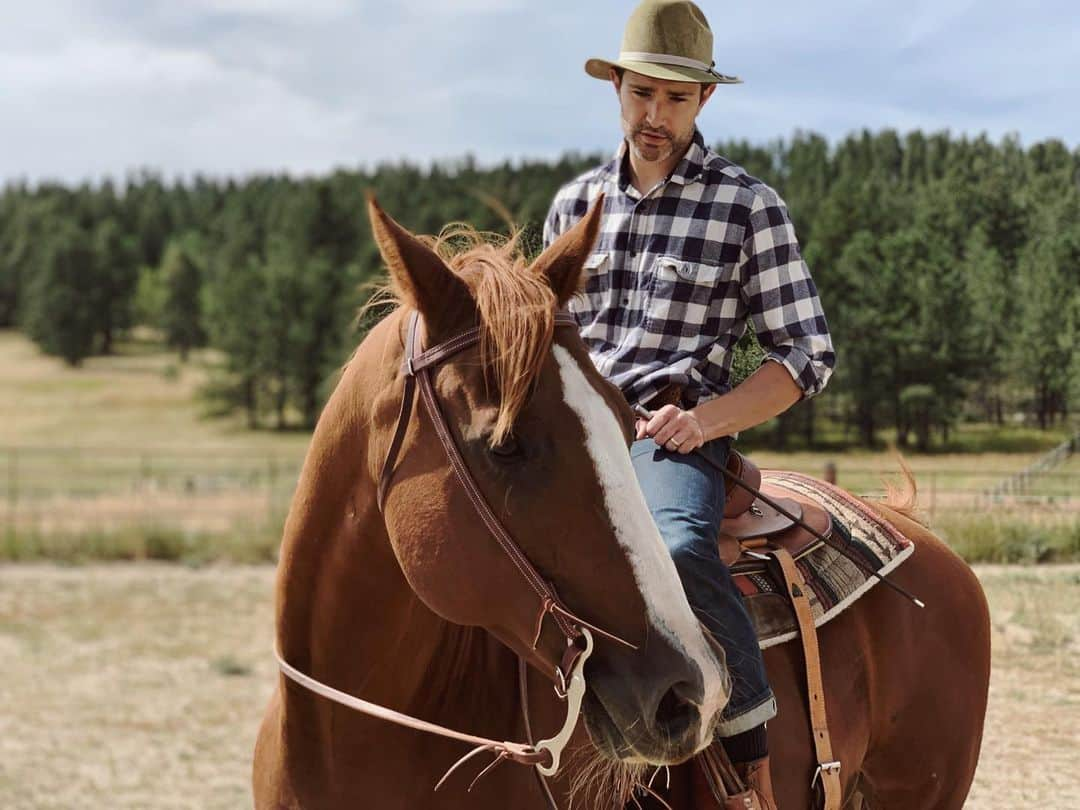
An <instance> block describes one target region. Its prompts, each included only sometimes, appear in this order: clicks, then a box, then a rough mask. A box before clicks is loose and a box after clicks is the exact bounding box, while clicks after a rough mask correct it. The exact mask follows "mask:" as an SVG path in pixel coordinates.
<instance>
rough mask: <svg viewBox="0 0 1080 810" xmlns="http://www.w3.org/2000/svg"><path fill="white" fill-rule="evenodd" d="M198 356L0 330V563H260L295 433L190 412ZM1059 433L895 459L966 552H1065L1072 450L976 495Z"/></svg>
mask: <svg viewBox="0 0 1080 810" xmlns="http://www.w3.org/2000/svg"><path fill="white" fill-rule="evenodd" d="M212 359H213V356H212V355H211V354H210V353H208V352H201V353H200V352H196V353H194V354H193V355H192V358H191V360H190V361H189V362H188V363H187V364H181V363H179V362H178V361H177V359H176V358H175V356H174V355H171V354H167V353H164V352H162V351H161V348H160V346H159V344H157V343H155V342H153V341H151V340H134V341H128V342H125V343H123V344H121V345H120V346H119V353H118V354H116V355H113V356H109V357H91V358H88V359H87V361H86V362H85V364H84V366H83V367H82V368H80V369H78V370H71V369H69V368H67V367H65V366H64V365H63V364H62V363H61V362H60V361H58V360H56V359H54V358H47V357H44V356H42V355H41V354H40V353H39V352H38V351H37V349H36V348H35V347H34V345H33V344H32V343H30V341H29V340H27V339H26V338H25V337H23V336H21V335H19V334H16V333H14V332H10V331H0V368H3V370H4V382H5V385H4V388H3V392H2V395H0V560H41V559H51V560H65V561H72V562H74V561H87V560H131V559H136V560H138V559H167V560H180V561H183V562H188V563H205V562H208V561H214V560H227V561H232V562H245V563H247V562H271V561H273V559H274V555H275V552H276V549H277V543H278V538H279V536H280V526H281V521H282V519H283V517H284V514H285V511H286V510H287V508H288V503H289V499H290V497H291V495H292V488H293V485H294V482H295V480H296V476H297V473H298V470H299V466H300V462H301V459H302V458H303V453H304V449H305V447H306V444H307V438H308V437H307V434H305V433H300V432H279V431H271V430H263V431H249V430H246V429H245V428H244V426H243V424H242V423H241V422H239V421H237V420H236V419H219V418H214V419H210V418H205V416H204V414H203V412H202V410H201V407H202V406H200V404H199V401H198V399H197V398H196V396H195V395H196V392H197V391H198V389H199V387H200V385H201V384H202V383H203V382H205V380H206V379H207V374H208V370H207V367H208V364H209V363H210V362H211V361H212ZM761 429H764V430H767V429H768V426H767V425H766V426H763V427H762V428H761ZM1068 435H1069V434H1068V432H1067V431H1066V430H1054V431H1048V432H1046V433H1043V432H1041V431H1037V430H1033V429H1030V428H1023V427H1013V428H1009V429H1007V430H1003V431H997V432H993V433H992V435H990V432H989V431H988V430H987V428H986V427H985V426H980V425H973V426H964V427H963V430H961V431H960V432H959V433H958V439H957V441H958V443H960V444H961V445H964V446H970V447H980V448H990V447H994V448H998V449H997V451H995V452H980V453H977V454H976V453H959V452H953V453H935V454H931V455H915V454H912V455H909V456H907V459H906V460H907V463H908V464H909V465H910V466H911V468H912V469H913V471H914V472H915V474H916V477H917V479H918V481H919V487H920V497H919V503H920V506H921V507H922V509H923V510H924V512H925V513H926V514H927V515H928V517H929V518H930V519H931V520H932V522H933V524H934V526H935V528H937V529H938V530H939V531H940V532H942V533H943V534H944V535H945V536H946V537H948V539H949V540H950V542H952V543H953V545H954V546H955V547H956V548H958V550H960V551H961V553H963V554H964V556H965V557H966V558H968V559H969V560H986V561H1000V562H1017V561H1040V560H1059V559H1076V558H1077V557H1080V456H1078V455H1074V456H1073V457H1072V458H1071V459H1070V460H1068V461H1067V462H1066V463H1065V464H1064V465H1062V466H1060V467H1057V468H1055V469H1053V470H1051V471H1049V472H1046V473H1043V474H1041V475H1040V476H1038V477H1037V478H1036V479H1034V480H1033V482H1032V484H1031V485H1030V487H1029V488H1028V489H1027V490H1025V491H1024V492H1023V493H1020V494H1018V495H1010V496H1008V497H1003V498H998V499H996V500H994V501H992V502H988V501H986V500H985V499H984V498H983V496H982V493H984V492H985V491H986V490H988V489H990V488H992V487H993V486H995V485H996V484H998V483H999V482H1001V481H1002V480H1003V479H1005V478H1007V477H1008V476H1010V475H1012V474H1014V473H1016V472H1018V471H1020V470H1023V469H1024V468H1025V467H1027V466H1028V465H1029V464H1031V463H1032V462H1034V461H1035V460H1036V459H1037V458H1039V457H1040V455H1041V453H1043V452H1044V451H1045V450H1047V449H1049V448H1050V447H1052V446H1054V445H1055V444H1057V443H1058V442H1060V441H1061V440H1062V439H1063V438H1065V437H1067V436H1068ZM747 438H749V439H751V441H752V440H753V436H752V435H748V437H747ZM1006 450H1009V451H1010V452H1006ZM753 458H754V459H755V460H756V461H757V462H758V464H759V465H760V466H762V467H770V466H774V467H785V468H788V469H794V470H799V471H801V472H806V473H810V474H812V475H818V476H820V475H822V474H823V471H824V469H825V466H826V464H827V463H830V462H832V463H834V464H835V465H836V468H837V482H838V483H839V484H840V485H841V486H844V487H846V488H848V489H850V490H852V491H854V492H857V493H861V494H869V495H874V494H879V493H881V491H882V489H883V480H885V479H891V480H893V481H896V480H898V472H899V466H898V463H897V460H896V458H895V456H894V455H893V454H891V453H889V452H869V451H851V452H845V453H834V452H794V453H783V454H780V453H775V452H770V451H754V452H753ZM1033 526H1034V527H1037V528H1036V529H1035V530H1034V531H1033V529H1032V527H1033Z"/></svg>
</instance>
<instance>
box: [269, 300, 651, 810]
mask: <svg viewBox="0 0 1080 810" xmlns="http://www.w3.org/2000/svg"><path fill="white" fill-rule="evenodd" d="M419 321H420V314H419V312H415V311H414V312H413V313H412V314H411V316H410V318H409V326H408V333H407V336H406V339H405V359H404V362H403V363H402V367H401V372H402V374H403V375H404V378H405V388H404V392H403V394H402V398H401V410H400V411H399V413H398V419H397V426H396V428H395V430H394V435H393V438H392V439H391V441H390V446H389V449H388V450H387V453H386V459H385V461H384V462H383V466H382V472H381V474H380V476H379V483H378V490H377V499H378V505H379V509H380V511H382V510H383V506H384V503H385V500H386V494H387V492H388V490H389V487H390V484H391V481H392V479H393V475H394V466H395V463H396V461H397V457H398V455H399V453H400V452H401V446H402V443H403V441H404V438H405V432H406V429H407V428H408V425H409V418H410V415H411V414H412V410H413V400H414V399H415V394H416V389H417V388H419V390H420V399H421V401H422V402H423V405H424V410H426V411H427V414H428V417H429V418H430V419H431V422H432V425H433V427H434V428H435V432H436V434H437V435H438V436H439V440H440V442H441V443H442V445H443V448H444V449H445V451H446V455H447V458H448V460H449V462H450V467H451V469H452V470H453V471H454V475H455V477H456V478H457V480H458V483H459V484H460V485H461V487H462V489H463V490H464V491H465V493H466V495H467V496H468V498H469V501H470V502H471V503H472V505H473V508H474V509H475V510H476V512H477V514H478V515H479V517H480V519H481V521H483V523H484V525H485V526H486V527H487V529H488V531H489V532H490V533H491V535H492V536H493V537H494V538H495V540H496V541H497V542H498V543H499V546H500V547H501V548H502V550H503V551H504V552H505V553H506V555H507V556H508V557H509V558H510V561H511V562H512V563H513V564H514V566H515V567H516V568H517V570H518V571H519V572H520V574H521V575H522V577H524V579H525V581H526V582H528V584H529V586H530V588H531V589H532V591H533V592H534V594H535V596H536V598H537V600H538V602H539V607H538V609H537V613H536V629H535V633H534V636H533V641H532V648H533V650H534V651H535V650H536V649H537V647H538V645H539V643H540V635H541V632H542V631H543V626H544V620H545V619H546V618H547V617H548V616H550V617H551V618H552V620H553V621H554V622H555V625H556V626H557V627H558V629H559V631H560V632H561V633H562V634H563V636H564V637H565V639H566V649H565V651H564V652H563V655H562V660H561V661H560V662H559V663H558V664H557V665H556V666H555V667H554V680H555V693H556V695H557V696H558V697H559V699H560V700H563V701H565V702H566V703H567V716H566V721H565V722H564V724H563V727H562V729H561V730H560V731H559V733H558V734H556V735H555V736H554V737H551V738H550V739H546V740H541V741H540V742H538V743H535V744H534V743H533V742H532V732H531V730H530V726H529V720H528V694H527V690H526V686H525V683H526V678H525V672H526V664H525V661H524V659H523V658H522V657H521V656H520V655H519V656H518V669H519V678H518V680H519V684H520V689H521V698H522V701H521V702H522V711H523V712H525V727H526V733H527V735H528V737H529V742H528V743H514V742H505V741H503V742H500V741H497V740H490V739H486V738H483V737H476V736H473V735H469V734H463V733H461V732H457V731H453V730H451V729H447V728H444V727H442V726H438V725H436V724H434V723H428V722H426V721H423V720H419V719H417V718H414V717H409V716H408V715H404V714H402V713H400V712H394V711H392V710H390V709H386V708H385V707H382V706H378V705H376V704H373V703H369V702H368V701H364V700H361V699H360V698H357V697H355V696H352V695H348V694H346V693H344V692H340V691H338V690H336V689H334V688H333V687H330V686H327V685H326V684H323V683H321V682H319V681H317V680H315V679H314V678H312V677H310V676H309V675H306V674H304V673H302V672H300V671H299V670H297V669H296V668H295V667H292V666H291V665H289V664H288V663H287V662H286V661H285V660H284V658H282V656H281V654H280V652H278V651H277V650H275V654H276V655H277V659H278V663H279V665H280V667H281V671H282V672H283V673H284V674H285V675H286V676H288V677H289V678H291V679H292V680H294V681H296V682H297V683H299V684H301V685H302V686H304V687H306V688H308V689H310V690H312V691H314V692H316V693H318V694H320V695H322V696H323V697H326V698H328V699H330V700H334V701H337V702H338V703H341V704H343V705H346V706H349V707H350V708H353V709H356V710H357V711H361V712H364V713H365V714H369V715H371V716H373V717H378V718H381V719H383V720H387V721H389V722H393V723H397V724H399V725H404V726H407V727H409V728H414V729H417V730H419V731H425V732H429V733H432V734H438V735H441V736H444V737H449V738H451V739H456V740H461V741H462V742H468V743H471V744H473V745H476V746H477V747H476V748H475V749H473V750H472V751H470V752H469V753H468V754H466V755H465V756H464V757H462V758H461V759H460V760H458V762H457V763H455V764H454V765H453V767H451V768H450V770H449V771H447V773H446V775H445V776H443V778H442V779H441V780H440V781H439V784H438V785H436V789H438V787H439V786H441V785H442V784H443V782H445V781H446V778H447V777H448V776H450V774H451V773H453V772H454V771H455V770H456V769H457V768H458V767H460V766H461V765H463V764H464V763H465V762H466V761H468V760H470V759H472V758H473V757H474V756H476V755H478V754H481V753H483V752H485V751H486V752H490V753H492V754H494V755H495V760H494V761H493V762H492V763H491V764H490V765H488V767H487V768H485V769H484V770H483V771H482V772H481V773H480V775H479V776H477V777H476V778H477V779H479V778H480V777H482V776H483V775H484V774H486V773H488V772H489V771H490V770H491V769H492V768H494V767H495V766H496V765H498V764H500V763H501V762H503V761H505V760H510V761H513V762H517V763H520V764H523V765H533V766H535V768H536V771H537V773H538V775H541V779H540V784H541V787H542V788H543V791H544V794H545V796H546V797H547V799H548V801H549V802H550V803H551V805H552V807H555V803H554V800H553V799H552V797H551V793H550V791H548V789H547V785H546V784H545V783H544V782H543V779H542V777H543V776H551V775H553V774H554V773H555V772H556V771H557V770H558V768H559V762H560V757H561V754H562V751H563V749H564V748H565V747H566V744H567V743H568V742H569V739H570V736H571V734H572V732H573V730H574V727H575V726H576V725H577V719H578V716H579V715H580V712H581V700H582V697H583V695H584V692H585V675H584V668H585V662H586V661H587V660H588V658H589V656H590V655H591V654H592V650H593V636H592V633H596V634H597V635H599V636H602V637H604V638H608V639H611V640H612V641H616V642H618V643H620V644H623V645H625V646H627V647H629V648H631V649H637V648H636V647H635V646H634V645H633V644H630V643H629V642H628V641H624V640H623V639H621V638H619V637H618V636H616V635H613V634H612V633H609V632H607V631H605V630H602V629H600V628H599V627H597V626H596V625H594V624H591V623H589V622H587V621H585V620H584V619H582V618H580V617H579V616H577V615H576V614H574V613H573V612H571V611H570V609H569V608H567V607H566V605H565V604H564V603H563V601H562V600H561V599H560V598H559V595H558V594H557V593H556V591H555V588H554V586H553V585H552V584H551V583H550V582H549V581H548V580H546V579H545V578H544V577H543V576H542V575H541V574H540V572H539V571H537V570H536V568H535V567H534V566H533V564H532V563H531V562H530V561H529V558H528V557H527V556H526V555H525V553H524V552H523V551H522V550H521V549H520V548H519V547H518V545H517V543H515V542H514V540H513V538H512V537H511V536H510V533H509V532H508V531H507V530H506V528H505V527H504V526H503V525H502V522H501V521H500V520H499V518H498V517H497V516H496V515H495V513H494V511H492V509H491V506H490V505H489V504H488V502H487V500H486V499H485V498H484V496H483V494H482V493H481V492H480V488H479V486H478V485H477V483H476V480H475V479H474V478H473V476H472V473H470V472H469V468H468V466H467V465H466V464H465V460H464V458H463V457H462V455H461V451H460V450H459V449H458V447H457V445H456V444H455V442H454V437H453V435H452V434H451V432H450V427H449V425H448V424H447V421H446V417H445V416H444V415H443V412H442V409H441V408H440V406H439V401H438V397H437V396H436V394H435V386H434V382H433V380H432V369H433V368H434V367H435V366H437V365H438V364H439V363H442V362H444V361H445V360H447V359H449V358H451V357H453V356H454V355H456V354H458V353H459V352H461V351H464V350H465V349H468V348H470V347H472V346H474V345H476V344H477V343H479V341H480V336H481V328H480V327H479V326H477V327H473V328H471V329H469V330H467V331H465V332H462V333H461V334H459V335H457V336H455V337H452V338H449V339H447V340H445V341H443V342H442V343H440V344H438V345H436V346H434V347H432V348H430V349H427V350H426V351H423V352H420V353H419V354H418V353H417V348H418V347H417V342H418V341H417V329H418V326H419ZM555 327H573V328H574V329H577V321H576V320H575V319H574V317H573V316H572V315H570V314H569V313H565V312H559V313H556V315H555ZM590 631H591V632H590ZM474 784H475V780H474Z"/></svg>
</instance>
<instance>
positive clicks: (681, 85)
mask: <svg viewBox="0 0 1080 810" xmlns="http://www.w3.org/2000/svg"><path fill="white" fill-rule="evenodd" d="M611 80H612V82H614V84H615V91H616V92H617V93H618V95H619V106H620V107H621V108H622V129H623V134H624V135H625V136H626V140H627V142H628V143H629V144H630V148H631V149H632V150H633V152H634V156H635V157H636V158H638V159H639V160H644V161H648V162H653V161H664V160H667V159H668V158H670V157H671V156H672V155H676V154H678V155H681V154H682V153H683V152H684V151H685V150H686V147H687V146H689V145H690V141H691V140H693V137H694V121H695V120H696V119H697V114H698V113H699V112H700V111H701V108H702V107H704V106H705V102H706V101H708V99H709V96H711V95H712V93H713V91H714V90H715V89H716V85H715V84H709V85H700V84H698V83H696V82H671V81H665V80H664V79H653V78H650V77H648V76H642V75H641V74H640V73H634V72H633V71H630V70H627V71H624V73H623V75H622V78H621V79H620V78H619V76H618V74H617V73H616V72H615V71H614V70H612V71H611Z"/></svg>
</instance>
